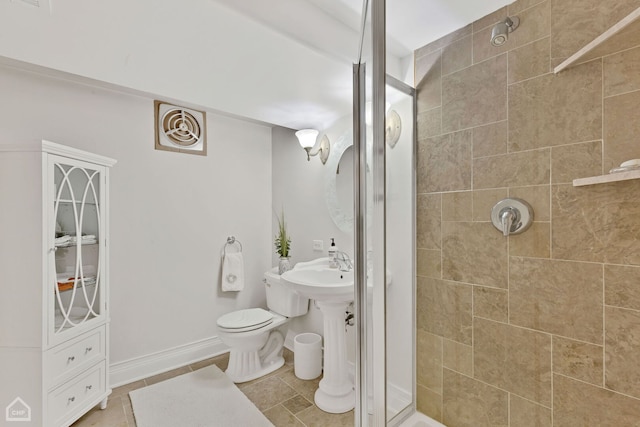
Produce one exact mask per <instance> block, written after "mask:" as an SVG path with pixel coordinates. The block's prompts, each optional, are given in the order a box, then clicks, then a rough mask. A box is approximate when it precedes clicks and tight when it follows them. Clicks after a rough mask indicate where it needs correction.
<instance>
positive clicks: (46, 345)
mask: <svg viewBox="0 0 640 427" xmlns="http://www.w3.org/2000/svg"><path fill="white" fill-rule="evenodd" d="M114 164H115V160H112V159H109V158H106V157H103V156H98V155H94V154H91V153H88V152H85V151H81V150H77V149H74V148H70V147H66V146H63V145H60V144H55V143H52V142H48V141H42V142H41V143H38V144H12V145H0V410H2V416H1V417H0V425H4V424H3V422H5V421H7V422H11V421H22V423H21V424H20V425H22V426H29V425H33V426H56V427H57V426H68V425H69V424H71V423H73V422H74V421H75V420H77V419H78V418H80V417H81V416H82V415H83V414H84V413H86V412H87V411H88V410H90V409H91V408H92V407H94V406H96V405H97V404H101V405H102V407H105V406H106V403H107V397H108V396H109V394H110V393H111V389H110V388H109V382H108V374H109V309H108V307H109V306H108V288H109V268H108V267H109V257H108V242H109V240H108V236H109V234H108V231H109V228H108V227H109V221H108V219H109V218H108V209H107V208H108V203H109V197H108V196H109V194H108V190H109V168H110V167H111V166H113V165H114Z"/></svg>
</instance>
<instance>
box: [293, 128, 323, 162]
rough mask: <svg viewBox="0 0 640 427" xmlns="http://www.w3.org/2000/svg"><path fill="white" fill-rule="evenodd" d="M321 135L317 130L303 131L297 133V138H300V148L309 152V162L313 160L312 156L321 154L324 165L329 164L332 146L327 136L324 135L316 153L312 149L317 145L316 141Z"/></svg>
mask: <svg viewBox="0 0 640 427" xmlns="http://www.w3.org/2000/svg"><path fill="white" fill-rule="evenodd" d="M319 133H320V132H318V131H317V130H315V129H302V130H299V131H298V132H296V137H298V141H300V146H301V147H302V148H304V150H305V151H306V152H307V161H310V160H311V156H317V155H318V154H320V161H322V164H323V165H324V164H325V163H327V159H328V158H329V152H330V151H331V144H330V143H329V138H327V135H324V136H323V137H322V139H321V140H320V146H319V147H318V150H317V151H316V152H315V153H312V152H311V149H312V148H313V147H314V146H315V145H316V139H317V138H318V134H319Z"/></svg>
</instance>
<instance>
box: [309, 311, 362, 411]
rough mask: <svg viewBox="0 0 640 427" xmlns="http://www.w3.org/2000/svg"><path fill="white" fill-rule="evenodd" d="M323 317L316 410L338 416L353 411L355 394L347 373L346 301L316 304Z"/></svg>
mask: <svg viewBox="0 0 640 427" xmlns="http://www.w3.org/2000/svg"><path fill="white" fill-rule="evenodd" d="M317 303H318V307H319V308H320V311H321V312H322V315H323V316H324V376H323V378H322V380H321V381H320V386H319V388H318V390H316V394H315V399H314V400H315V403H316V406H317V407H318V408H320V409H322V410H323V411H325V412H330V413H332V414H341V413H343V412H348V411H350V410H352V409H353V408H354V407H355V401H356V399H355V391H354V389H353V383H352V382H351V381H350V380H349V372H348V369H347V336H346V333H345V323H344V319H345V317H344V316H345V312H346V311H347V307H348V305H349V302H348V301H344V302H342V301H341V302H335V301H317Z"/></svg>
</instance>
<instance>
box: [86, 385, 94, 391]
mask: <svg viewBox="0 0 640 427" xmlns="http://www.w3.org/2000/svg"><path fill="white" fill-rule="evenodd" d="M85 388H86V389H87V390H91V389H92V388H93V386H92V385H91V384H89V385H88V386H86V387H85Z"/></svg>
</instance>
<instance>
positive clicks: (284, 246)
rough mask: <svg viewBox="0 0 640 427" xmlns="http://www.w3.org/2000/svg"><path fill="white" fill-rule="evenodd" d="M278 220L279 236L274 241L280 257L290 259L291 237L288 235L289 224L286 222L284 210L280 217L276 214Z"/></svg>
mask: <svg viewBox="0 0 640 427" xmlns="http://www.w3.org/2000/svg"><path fill="white" fill-rule="evenodd" d="M276 218H278V234H276V238H275V241H274V244H275V246H276V253H277V254H278V255H280V257H288V256H289V251H290V250H291V237H289V235H288V234H287V224H286V223H285V222H284V210H282V214H281V215H280V216H278V214H276Z"/></svg>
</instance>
